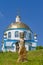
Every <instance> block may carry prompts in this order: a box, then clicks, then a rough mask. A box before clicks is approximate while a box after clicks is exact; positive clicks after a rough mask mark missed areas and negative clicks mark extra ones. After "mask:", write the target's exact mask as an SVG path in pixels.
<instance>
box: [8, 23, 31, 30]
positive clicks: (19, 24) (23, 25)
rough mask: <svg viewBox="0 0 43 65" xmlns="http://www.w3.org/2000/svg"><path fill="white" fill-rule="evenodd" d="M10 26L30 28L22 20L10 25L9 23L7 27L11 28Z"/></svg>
mask: <svg viewBox="0 0 43 65" xmlns="http://www.w3.org/2000/svg"><path fill="white" fill-rule="evenodd" d="M12 28H25V29H28V30H31V29H30V27H29V26H27V25H26V24H24V23H22V22H15V23H12V24H11V25H9V27H8V29H12Z"/></svg>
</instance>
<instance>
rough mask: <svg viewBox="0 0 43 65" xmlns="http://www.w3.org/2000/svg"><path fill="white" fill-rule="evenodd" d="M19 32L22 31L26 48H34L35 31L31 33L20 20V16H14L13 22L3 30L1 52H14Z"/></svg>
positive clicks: (35, 44)
mask: <svg viewBox="0 0 43 65" xmlns="http://www.w3.org/2000/svg"><path fill="white" fill-rule="evenodd" d="M20 32H24V41H25V48H26V50H27V51H29V50H35V48H36V46H37V34H36V33H35V34H34V35H33V32H32V31H31V29H30V27H29V26H27V25H26V24H24V23H23V22H22V21H21V18H20V16H16V20H15V22H14V23H11V25H9V26H8V28H7V29H6V31H5V32H4V35H3V45H2V51H3V52H6V51H11V52H16V51H18V50H19V41H20ZM32 35H33V36H32Z"/></svg>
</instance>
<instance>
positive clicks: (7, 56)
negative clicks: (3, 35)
mask: <svg viewBox="0 0 43 65" xmlns="http://www.w3.org/2000/svg"><path fill="white" fill-rule="evenodd" d="M27 58H28V62H20V63H17V59H18V54H17V53H12V52H4V53H0V65H43V50H36V51H29V52H28V53H27Z"/></svg>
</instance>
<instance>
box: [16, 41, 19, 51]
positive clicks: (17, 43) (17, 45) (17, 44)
mask: <svg viewBox="0 0 43 65" xmlns="http://www.w3.org/2000/svg"><path fill="white" fill-rule="evenodd" d="M18 50H19V42H16V51H18Z"/></svg>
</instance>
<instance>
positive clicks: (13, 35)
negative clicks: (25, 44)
mask: <svg viewBox="0 0 43 65" xmlns="http://www.w3.org/2000/svg"><path fill="white" fill-rule="evenodd" d="M16 31H18V32H19V33H20V32H24V31H26V32H27V37H26V38H24V39H25V40H28V34H29V33H31V32H30V31H29V30H9V31H6V33H7V39H15V40H20V34H19V37H15V32H16ZM8 32H11V38H8Z"/></svg>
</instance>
